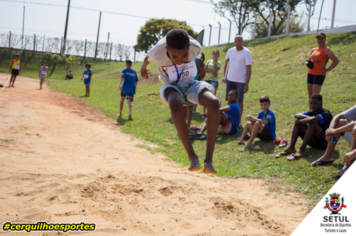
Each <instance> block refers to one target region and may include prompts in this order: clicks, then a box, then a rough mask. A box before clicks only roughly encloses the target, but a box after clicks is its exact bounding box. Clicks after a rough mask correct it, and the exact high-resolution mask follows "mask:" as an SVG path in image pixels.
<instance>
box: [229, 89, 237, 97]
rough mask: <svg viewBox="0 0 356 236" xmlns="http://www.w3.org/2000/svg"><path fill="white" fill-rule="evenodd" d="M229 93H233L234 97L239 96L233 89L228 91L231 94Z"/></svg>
mask: <svg viewBox="0 0 356 236" xmlns="http://www.w3.org/2000/svg"><path fill="white" fill-rule="evenodd" d="M231 92H232V93H233V94H234V95H235V96H236V97H237V96H238V95H239V94H238V92H237V91H236V90H235V89H233V90H230V92H229V93H231Z"/></svg>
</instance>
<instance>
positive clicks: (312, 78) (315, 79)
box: [308, 74, 325, 86]
mask: <svg viewBox="0 0 356 236" xmlns="http://www.w3.org/2000/svg"><path fill="white" fill-rule="evenodd" d="M324 80H325V75H312V74H308V84H318V85H320V86H321V85H323V83H324Z"/></svg>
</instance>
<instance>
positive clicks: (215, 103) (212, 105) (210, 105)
mask: <svg viewBox="0 0 356 236" xmlns="http://www.w3.org/2000/svg"><path fill="white" fill-rule="evenodd" d="M206 104H207V106H206V108H207V109H214V110H215V109H219V100H218V99H217V98H215V97H214V98H210V99H208V100H207V102H206Z"/></svg>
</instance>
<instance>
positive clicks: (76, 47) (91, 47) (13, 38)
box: [0, 31, 146, 61]
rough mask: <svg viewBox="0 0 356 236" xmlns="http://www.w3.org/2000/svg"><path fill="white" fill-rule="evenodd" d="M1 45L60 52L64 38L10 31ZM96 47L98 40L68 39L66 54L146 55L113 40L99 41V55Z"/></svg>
mask: <svg viewBox="0 0 356 236" xmlns="http://www.w3.org/2000/svg"><path fill="white" fill-rule="evenodd" d="M0 47H4V48H15V49H21V50H27V51H28V50H32V51H36V52H50V53H57V54H60V53H61V49H62V48H63V38H59V37H46V36H45V35H36V34H34V35H24V36H23V37H22V35H20V34H14V33H11V31H10V32H9V33H7V34H4V33H3V34H0ZM95 49H96V42H94V41H87V40H85V41H83V40H67V41H66V47H65V52H64V54H67V55H75V56H81V57H90V58H95V57H96V58H101V59H104V60H118V61H124V60H133V61H143V59H144V58H145V56H146V54H145V53H143V52H136V53H135V51H134V48H133V47H132V46H127V45H124V44H120V43H113V42H111V43H107V42H106V43H104V42H99V43H98V47H97V55H95Z"/></svg>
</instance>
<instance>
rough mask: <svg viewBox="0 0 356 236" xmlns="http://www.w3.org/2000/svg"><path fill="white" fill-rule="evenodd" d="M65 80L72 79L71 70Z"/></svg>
mask: <svg viewBox="0 0 356 236" xmlns="http://www.w3.org/2000/svg"><path fill="white" fill-rule="evenodd" d="M66 79H73V73H72V71H71V70H70V71H69V72H68V74H67V76H66Z"/></svg>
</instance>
